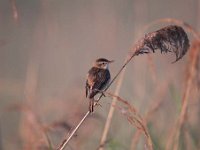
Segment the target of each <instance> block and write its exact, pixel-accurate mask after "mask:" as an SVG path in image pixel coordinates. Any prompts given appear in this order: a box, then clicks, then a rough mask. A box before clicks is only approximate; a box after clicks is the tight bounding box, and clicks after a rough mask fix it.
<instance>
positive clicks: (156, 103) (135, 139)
mask: <svg viewBox="0 0 200 150" xmlns="http://www.w3.org/2000/svg"><path fill="white" fill-rule="evenodd" d="M167 83H168V82H167V81H166V82H164V83H162V84H161V85H159V86H158V87H157V89H156V92H155V93H156V94H157V93H158V94H159V95H158V96H157V98H154V99H156V101H153V104H152V106H151V108H150V109H149V111H148V112H147V113H146V114H145V117H144V119H145V122H146V123H148V122H149V121H150V119H151V117H152V115H153V114H154V113H155V112H156V111H157V110H158V109H159V108H160V106H161V104H162V102H163V99H160V98H159V97H162V96H163V95H164V93H165V91H166V88H167V87H168V84H167ZM156 94H155V95H156ZM140 136H141V132H140V131H139V130H137V131H136V133H135V134H134V135H133V138H132V142H131V148H130V149H131V150H134V149H136V146H137V144H138V141H139V138H140Z"/></svg>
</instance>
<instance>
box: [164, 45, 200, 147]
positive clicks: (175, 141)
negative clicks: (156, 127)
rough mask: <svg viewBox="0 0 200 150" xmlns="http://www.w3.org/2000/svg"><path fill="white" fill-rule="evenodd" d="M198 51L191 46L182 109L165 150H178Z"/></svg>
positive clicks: (197, 48) (195, 46)
mask: <svg viewBox="0 0 200 150" xmlns="http://www.w3.org/2000/svg"><path fill="white" fill-rule="evenodd" d="M199 51H200V47H199V44H198V45H197V44H195V43H193V44H192V47H191V50H190V60H189V61H190V63H189V65H188V77H187V80H186V86H185V89H184V92H183V99H182V107H181V112H180V115H179V118H178V121H177V123H176V125H175V127H174V130H173V131H172V134H171V135H170V136H169V140H168V143H167V145H166V149H167V150H171V149H173V150H178V147H179V137H180V132H181V130H182V127H183V125H184V122H185V121H186V115H187V109H188V103H189V96H190V92H191V89H192V83H193V79H194V76H195V71H196V69H195V65H196V62H197V56H198V53H199Z"/></svg>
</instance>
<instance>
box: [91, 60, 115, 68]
mask: <svg viewBox="0 0 200 150" xmlns="http://www.w3.org/2000/svg"><path fill="white" fill-rule="evenodd" d="M112 62H114V60H107V59H105V58H99V59H97V60H96V61H95V62H94V66H95V67H98V68H101V69H108V66H109V64H110V63H112Z"/></svg>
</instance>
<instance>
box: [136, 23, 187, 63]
mask: <svg viewBox="0 0 200 150" xmlns="http://www.w3.org/2000/svg"><path fill="white" fill-rule="evenodd" d="M136 45H137V49H136V51H135V54H136V55H140V54H144V53H150V52H153V53H154V52H155V50H156V49H160V51H161V53H163V52H165V53H167V52H173V53H174V54H175V55H176V60H175V62H176V61H178V60H179V59H181V58H182V57H183V56H184V55H185V54H186V52H187V50H188V48H189V46H190V45H189V40H188V37H187V34H186V33H185V31H184V30H183V28H182V27H179V26H176V25H170V26H167V27H164V28H162V29H160V30H157V31H155V32H151V33H148V34H146V35H145V37H144V38H142V39H141V40H139V41H138V43H137V44H136Z"/></svg>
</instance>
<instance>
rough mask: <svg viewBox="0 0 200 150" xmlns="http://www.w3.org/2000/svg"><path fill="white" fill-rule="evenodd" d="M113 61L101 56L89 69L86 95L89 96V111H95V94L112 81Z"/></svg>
mask: <svg viewBox="0 0 200 150" xmlns="http://www.w3.org/2000/svg"><path fill="white" fill-rule="evenodd" d="M112 62H113V60H112V61H110V60H107V59H105V58H99V59H97V60H96V61H95V62H94V65H93V67H92V68H91V69H90V70H89V72H88V74H87V80H86V86H85V88H86V97H87V98H89V100H90V102H89V111H90V112H93V111H94V96H95V95H96V94H97V93H99V92H100V91H102V90H104V89H105V88H106V86H107V85H108V83H109V81H110V71H109V69H108V67H109V64H110V63H112Z"/></svg>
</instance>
